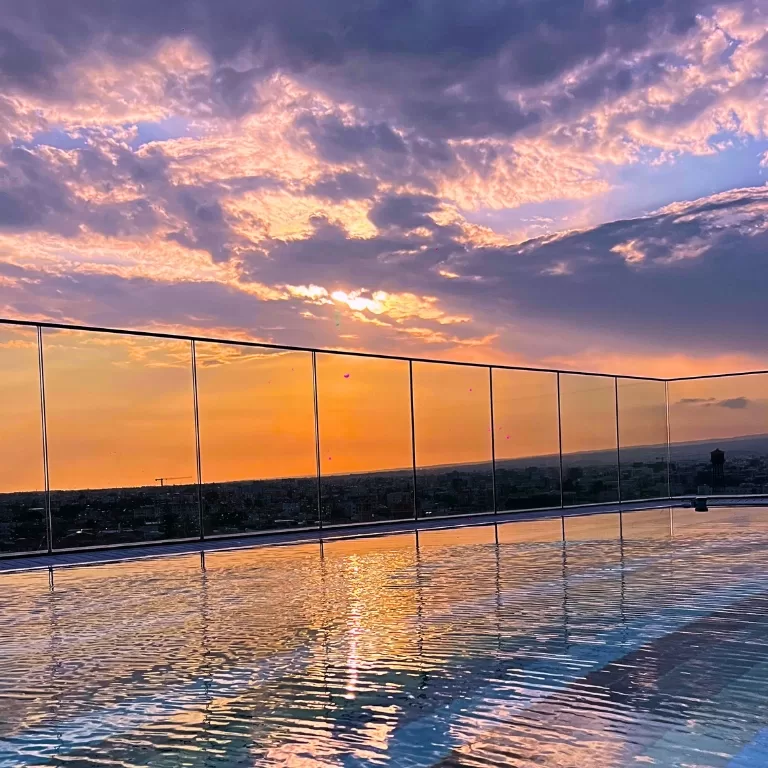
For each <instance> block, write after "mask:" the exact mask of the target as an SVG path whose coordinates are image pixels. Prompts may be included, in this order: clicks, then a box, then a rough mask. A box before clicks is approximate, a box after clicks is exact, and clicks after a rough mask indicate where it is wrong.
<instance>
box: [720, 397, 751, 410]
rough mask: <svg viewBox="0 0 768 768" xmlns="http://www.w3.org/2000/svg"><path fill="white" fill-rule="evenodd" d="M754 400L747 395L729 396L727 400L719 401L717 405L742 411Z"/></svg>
mask: <svg viewBox="0 0 768 768" xmlns="http://www.w3.org/2000/svg"><path fill="white" fill-rule="evenodd" d="M751 403H752V401H751V400H750V399H749V398H747V397H729V398H728V399H727V400H720V401H718V403H717V405H718V406H719V407H720V408H730V409H733V410H737V411H740V410H742V409H744V408H748V407H749V406H750V405H751Z"/></svg>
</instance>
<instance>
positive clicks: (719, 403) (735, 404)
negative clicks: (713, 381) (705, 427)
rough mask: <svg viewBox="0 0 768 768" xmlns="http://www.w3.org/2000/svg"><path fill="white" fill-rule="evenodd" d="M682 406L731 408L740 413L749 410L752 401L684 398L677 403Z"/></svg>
mask: <svg viewBox="0 0 768 768" xmlns="http://www.w3.org/2000/svg"><path fill="white" fill-rule="evenodd" d="M677 402H678V404H680V405H700V406H702V407H703V408H729V409H731V410H735V411H739V410H743V409H744V408H749V406H750V405H751V404H752V402H753V401H752V400H750V399H749V398H748V397H743V396H742V397H729V398H726V399H725V400H718V399H717V398H715V397H683V398H681V399H680V400H678V401H677Z"/></svg>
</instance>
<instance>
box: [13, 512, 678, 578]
mask: <svg viewBox="0 0 768 768" xmlns="http://www.w3.org/2000/svg"><path fill="white" fill-rule="evenodd" d="M684 506H690V502H689V501H686V500H685V499H658V500H650V501H637V502H624V503H618V502H616V503H610V504H592V505H586V506H580V507H567V508H560V507H557V508H550V509H542V510H530V511H521V512H515V511H511V512H497V513H493V512H491V513H487V514H473V515H461V516H456V517H440V518H434V519H420V520H414V519H412V518H411V519H404V520H396V521H392V522H386V523H376V524H370V523H368V524H366V523H363V524H357V525H349V526H343V527H333V528H322V529H318V528H311V529H304V530H301V531H280V532H274V533H270V532H268V531H263V532H259V533H248V534H243V535H242V536H235V537H227V538H219V539H206V540H203V541H199V540H195V541H184V542H173V543H161V542H158V543H156V544H154V543H151V542H148V543H146V544H140V545H129V546H124V547H113V548H109V549H105V548H99V549H90V550H79V551H69V552H53V553H42V554H35V555H21V556H18V557H7V558H3V559H0V575H1V574H3V573H18V572H21V571H34V570H44V569H53V568H72V567H84V566H91V565H105V564H109V563H121V562H127V561H135V560H147V559H154V558H160V557H177V556H181V555H191V554H200V553H205V552H227V551H233V550H241V549H256V548H260V547H273V546H286V545H292V544H293V545H295V544H317V543H320V542H329V541H339V540H344V539H358V538H371V537H380V536H390V535H394V534H403V533H414V532H418V531H434V530H449V529H458V528H469V527H477V526H489V525H497V524H499V523H512V522H530V521H536V520H551V519H565V518H566V517H586V516H591V515H602V514H611V513H613V514H616V513H624V512H639V511H642V510H650V509H668V508H670V507H684Z"/></svg>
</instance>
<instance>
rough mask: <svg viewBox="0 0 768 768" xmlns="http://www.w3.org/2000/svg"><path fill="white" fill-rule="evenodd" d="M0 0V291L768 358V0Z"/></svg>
mask: <svg viewBox="0 0 768 768" xmlns="http://www.w3.org/2000/svg"><path fill="white" fill-rule="evenodd" d="M3 9H4V13H3V14H2V17H0V303H2V305H3V306H2V315H4V316H8V317H36V318H52V319H56V320H72V321H77V322H85V323H94V324H103V325H114V326H141V327H154V328H160V327H162V328H184V329H197V330H200V331H203V332H206V333H214V332H218V333H223V334H227V335H232V334H235V335H242V336H244V337H245V336H247V337H249V338H258V339H264V340H270V341H278V342H286V343H300V344H306V345H318V346H333V347H350V348H358V349H375V350H387V351H390V352H400V353H406V354H422V355H425V354H428V355H430V356H432V355H434V356H448V357H454V356H463V357H471V358H474V359H487V360H492V359H500V360H505V361H513V362H514V361H524V362H530V363H553V362H556V363H558V364H562V365H570V364H572V365H583V366H584V367H588V368H606V367H616V365H619V366H623V367H624V368H625V369H626V370H632V371H633V372H638V370H639V369H640V368H643V369H644V370H649V372H653V373H658V371H657V370H653V371H651V370H650V368H652V367H653V366H657V365H660V364H661V363H662V361H666V364H667V365H668V366H669V372H670V373H675V372H677V371H678V370H679V371H680V372H689V369H690V367H691V365H693V366H694V367H696V366H700V367H702V368H704V369H706V368H707V367H708V366H709V367H712V366H715V367H717V366H718V365H720V364H721V363H722V362H723V361H725V360H728V361H729V364H734V363H735V364H736V365H752V364H755V365H756V364H758V363H759V361H761V360H765V358H766V345H765V342H764V340H763V334H762V330H761V329H762V327H764V326H765V322H766V320H768V317H766V309H765V303H764V300H763V297H764V296H765V291H766V287H768V286H766V280H768V270H767V269H766V267H765V264H764V256H763V254H764V253H765V252H766V245H767V242H766V240H767V236H766V231H767V228H768V189H767V188H766V187H765V186H764V183H763V179H762V177H761V174H762V173H763V172H764V166H765V162H764V157H765V156H766V153H768V136H766V134H767V133H768V99H767V98H766V96H767V95H768V94H767V90H768V89H767V87H766V72H768V37H766V27H767V26H768V25H766V11H767V10H768V9H767V8H766V3H765V0H733V1H732V2H729V1H728V0H723V1H722V2H696V3H694V2H688V0H683V1H682V2H681V0H674V2H672V0H669V1H667V0H653V1H651V0H633V1H632V2H630V0H599V1H598V0H595V2H588V3H584V2H583V0H579V2H572V1H571V0H556V1H555V0H544V1H543V2H542V0H537V2H532V1H531V0H510V1H509V2H502V3H499V2H491V1H490V0H481V1H480V2H477V3H471V4H466V3H458V2H447V3H438V4H435V3H432V2H426V0H422V1H421V2H414V3H407V4H400V5H395V6H393V5H392V4H391V3H386V4H385V3H381V2H372V3H366V4H362V5H361V4H360V3H359V2H352V0H333V1H332V0H320V1H319V2H312V3H310V2H308V1H307V0H288V2H282V3H267V2H255V3H254V2H245V0H225V1H224V2H221V1H219V2H217V3H213V2H209V1H208V0H198V1H197V2H190V0H169V2H166V3H160V4H158V3H143V2H139V3H136V2H132V3H122V2H117V3H111V4H105V3H95V2H90V0H72V2H69V3H67V4H66V8H64V7H63V6H62V5H61V4H60V3H56V2H53V0H26V1H25V2H17V1H16V0H8V2H6V3H4V5H3ZM729 158H730V159H731V160H730V161H729ZM686 361H687V362H686ZM691 361H693V362H691ZM718 361H720V362H718ZM724 407H730V408H739V407H742V406H740V405H735V404H732V405H724Z"/></svg>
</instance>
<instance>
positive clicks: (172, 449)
mask: <svg viewBox="0 0 768 768" xmlns="http://www.w3.org/2000/svg"><path fill="white" fill-rule="evenodd" d="M43 350H44V360H45V388H46V416H47V428H48V458H49V476H50V485H51V515H52V527H53V546H54V547H59V548H72V547H83V546H90V545H99V544H122V543H127V542H141V541H151V540H162V539H177V538H189V537H194V536H197V535H199V509H198V499H197V484H196V459H195V430H194V402H193V394H192V368H191V345H190V342H188V341H181V340H172V339H162V338H149V337H141V336H129V335H121V334H110V333H92V332H88V333H85V332H81V331H57V330H49V329H46V330H44V332H43Z"/></svg>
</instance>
